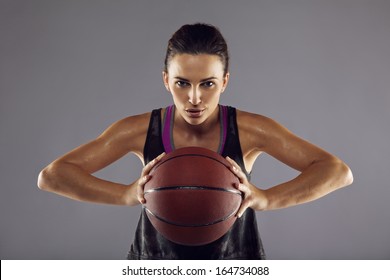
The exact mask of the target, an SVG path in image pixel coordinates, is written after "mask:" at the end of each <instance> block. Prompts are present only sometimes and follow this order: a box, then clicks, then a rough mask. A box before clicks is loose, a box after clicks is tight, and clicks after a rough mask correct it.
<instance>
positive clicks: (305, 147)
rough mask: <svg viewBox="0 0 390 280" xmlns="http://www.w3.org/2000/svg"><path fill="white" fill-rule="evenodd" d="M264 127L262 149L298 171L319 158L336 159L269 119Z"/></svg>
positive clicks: (319, 159)
mask: <svg viewBox="0 0 390 280" xmlns="http://www.w3.org/2000/svg"><path fill="white" fill-rule="evenodd" d="M265 127H266V129H265V130H264V133H265V136H264V137H263V139H265V141H264V146H263V151H264V152H266V153H267V154H269V155H271V156H272V157H274V158H276V159H278V160H279V161H281V162H283V163H285V164H286V165H288V166H290V167H292V168H294V169H296V170H298V171H303V170H304V169H306V168H307V167H309V166H310V165H311V164H313V163H315V162H318V161H321V160H329V159H332V158H333V159H336V157H334V156H333V155H331V154H329V153H328V152H326V151H324V150H323V149H321V148H319V147H318V146H316V145H314V144H312V143H310V142H308V141H306V140H304V139H302V138H300V137H298V136H297V135H295V134H293V133H292V132H291V131H289V130H288V129H287V128H285V127H284V126H282V125H280V124H279V123H277V122H275V121H273V120H271V119H269V120H267V124H266V126H265Z"/></svg>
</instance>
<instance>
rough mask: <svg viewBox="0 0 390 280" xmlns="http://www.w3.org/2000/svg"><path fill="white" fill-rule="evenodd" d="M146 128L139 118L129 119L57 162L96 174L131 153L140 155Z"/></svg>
mask: <svg viewBox="0 0 390 280" xmlns="http://www.w3.org/2000/svg"><path fill="white" fill-rule="evenodd" d="M145 137H146V128H144V125H143V123H142V119H140V118H139V117H138V118H137V117H129V118H128V119H124V120H121V121H118V122H117V123H114V124H113V125H111V126H110V127H109V128H107V129H106V130H105V131H104V132H103V133H102V134H101V135H100V136H99V137H97V138H96V139H94V140H92V141H90V142H88V143H86V144H83V145H81V146H79V147H77V148H75V149H74V150H72V151H70V152H69V153H67V154H65V155H63V156H62V157H60V158H58V159H57V160H56V161H55V162H66V163H71V164H74V165H77V166H78V167H80V168H82V169H83V170H85V171H86V172H88V173H94V172H96V171H98V170H100V169H102V168H104V167H106V166H108V165H110V164H111V163H113V162H115V161H116V160H118V159H120V158H121V157H123V156H124V155H126V154H127V153H129V152H134V153H139V151H140V150H141V148H142V145H143V141H144V138H145Z"/></svg>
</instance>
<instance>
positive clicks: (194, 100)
mask: <svg viewBox="0 0 390 280" xmlns="http://www.w3.org/2000/svg"><path fill="white" fill-rule="evenodd" d="M188 101H189V102H190V103H191V104H192V105H198V104H199V103H201V102H202V100H201V99H200V92H199V89H197V88H195V87H194V88H193V89H192V90H191V92H190V94H189V98H188Z"/></svg>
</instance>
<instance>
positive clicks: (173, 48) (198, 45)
mask: <svg viewBox="0 0 390 280" xmlns="http://www.w3.org/2000/svg"><path fill="white" fill-rule="evenodd" d="M176 54H212V55H218V56H219V57H220V59H221V61H222V63H223V65H224V75H226V73H227V72H228V69H229V53H228V47H227V44H226V41H225V39H224V38H223V36H222V34H221V32H220V31H219V30H218V28H216V27H215V26H213V25H210V24H205V23H195V24H186V25H183V26H182V27H180V28H179V30H177V31H176V32H175V33H174V34H173V35H172V37H171V39H169V41H168V48H167V53H166V56H165V62H164V71H166V72H167V70H168V64H169V61H170V60H171V59H172V58H173V57H174V56H175V55H176Z"/></svg>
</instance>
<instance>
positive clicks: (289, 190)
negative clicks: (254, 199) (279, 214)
mask: <svg viewBox="0 0 390 280" xmlns="http://www.w3.org/2000/svg"><path fill="white" fill-rule="evenodd" d="M352 181H353V176H352V172H351V170H350V169H349V167H348V166H347V165H345V164H344V163H343V162H341V161H339V160H324V161H319V162H316V163H313V164H312V165H310V166H309V167H308V168H307V169H306V170H304V171H303V172H302V173H301V174H300V175H299V176H297V177H296V178H295V179H293V180H291V181H288V182H286V183H282V184H280V185H277V186H275V187H272V188H270V189H267V190H265V191H264V194H265V196H266V197H267V207H266V209H263V210H273V209H279V208H286V207H290V206H294V205H298V204H302V203H305V202H309V201H312V200H315V199H318V198H320V197H322V196H324V195H326V194H328V193H330V192H332V191H334V190H336V189H338V188H341V187H344V186H347V185H350V184H351V183H352Z"/></svg>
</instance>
